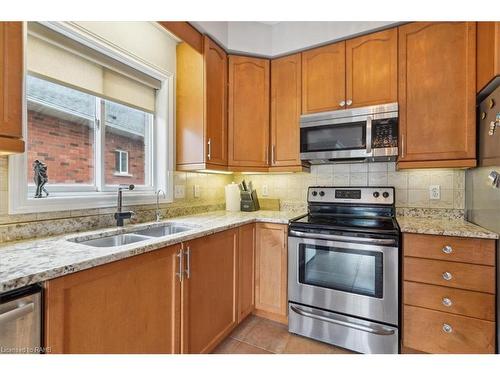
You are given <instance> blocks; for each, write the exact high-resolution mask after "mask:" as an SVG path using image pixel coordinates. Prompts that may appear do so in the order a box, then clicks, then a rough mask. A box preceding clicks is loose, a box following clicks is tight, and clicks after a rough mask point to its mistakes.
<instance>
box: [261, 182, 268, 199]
mask: <svg viewBox="0 0 500 375" xmlns="http://www.w3.org/2000/svg"><path fill="white" fill-rule="evenodd" d="M268 195H269V185H268V184H264V185H262V196H263V197H267V196H268Z"/></svg>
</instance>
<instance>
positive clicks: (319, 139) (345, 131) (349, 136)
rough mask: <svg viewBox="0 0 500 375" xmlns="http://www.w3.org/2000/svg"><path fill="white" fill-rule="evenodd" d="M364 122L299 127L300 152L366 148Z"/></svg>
mask: <svg viewBox="0 0 500 375" xmlns="http://www.w3.org/2000/svg"><path fill="white" fill-rule="evenodd" d="M365 133H366V122H364V121H362V122H353V123H349V124H339V125H324V126H314V127H310V128H302V129H300V142H301V146H300V152H315V151H338V150H357V149H364V148H366V135H365Z"/></svg>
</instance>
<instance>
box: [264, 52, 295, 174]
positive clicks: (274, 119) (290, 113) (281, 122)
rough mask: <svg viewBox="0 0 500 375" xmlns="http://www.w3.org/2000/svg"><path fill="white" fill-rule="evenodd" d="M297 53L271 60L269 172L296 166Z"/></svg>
mask: <svg viewBox="0 0 500 375" xmlns="http://www.w3.org/2000/svg"><path fill="white" fill-rule="evenodd" d="M301 85H302V81H301V58H300V54H295V55H291V56H286V57H282V58H279V59H275V60H272V61H271V163H270V164H271V169H273V168H272V167H282V166H300V165H301V161H300V127H299V120H300V110H301Z"/></svg>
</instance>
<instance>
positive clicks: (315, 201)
mask: <svg viewBox="0 0 500 375" xmlns="http://www.w3.org/2000/svg"><path fill="white" fill-rule="evenodd" d="M394 201H395V199H394V188H392V187H359V188H356V187H327V186H314V187H310V188H309V192H308V203H309V205H308V211H309V214H307V215H305V216H303V217H301V218H298V219H296V220H293V221H292V222H291V223H290V228H291V229H294V230H300V231H308V232H314V231H321V232H327V231H337V232H345V231H348V232H361V233H374V234H397V233H398V231H399V228H398V225H397V222H396V219H395V208H394Z"/></svg>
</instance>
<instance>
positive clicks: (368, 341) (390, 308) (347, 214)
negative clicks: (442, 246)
mask: <svg viewBox="0 0 500 375" xmlns="http://www.w3.org/2000/svg"><path fill="white" fill-rule="evenodd" d="M399 265H400V254H399V227H398V225H397V222H396V218H395V207H394V188H392V187H360V188H356V187H319V186H318V187H310V188H309V190H308V214H307V215H305V216H303V217H300V218H298V219H296V220H293V221H292V222H291V223H290V227H289V234H288V299H289V304H288V308H289V323H288V330H289V331H290V332H292V333H296V334H299V335H303V336H307V337H311V338H314V339H317V340H320V341H324V342H327V343H330V344H333V345H337V346H341V347H344V348H347V349H350V350H353V351H357V352H360V353H398V350H399V307H398V305H399Z"/></svg>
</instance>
